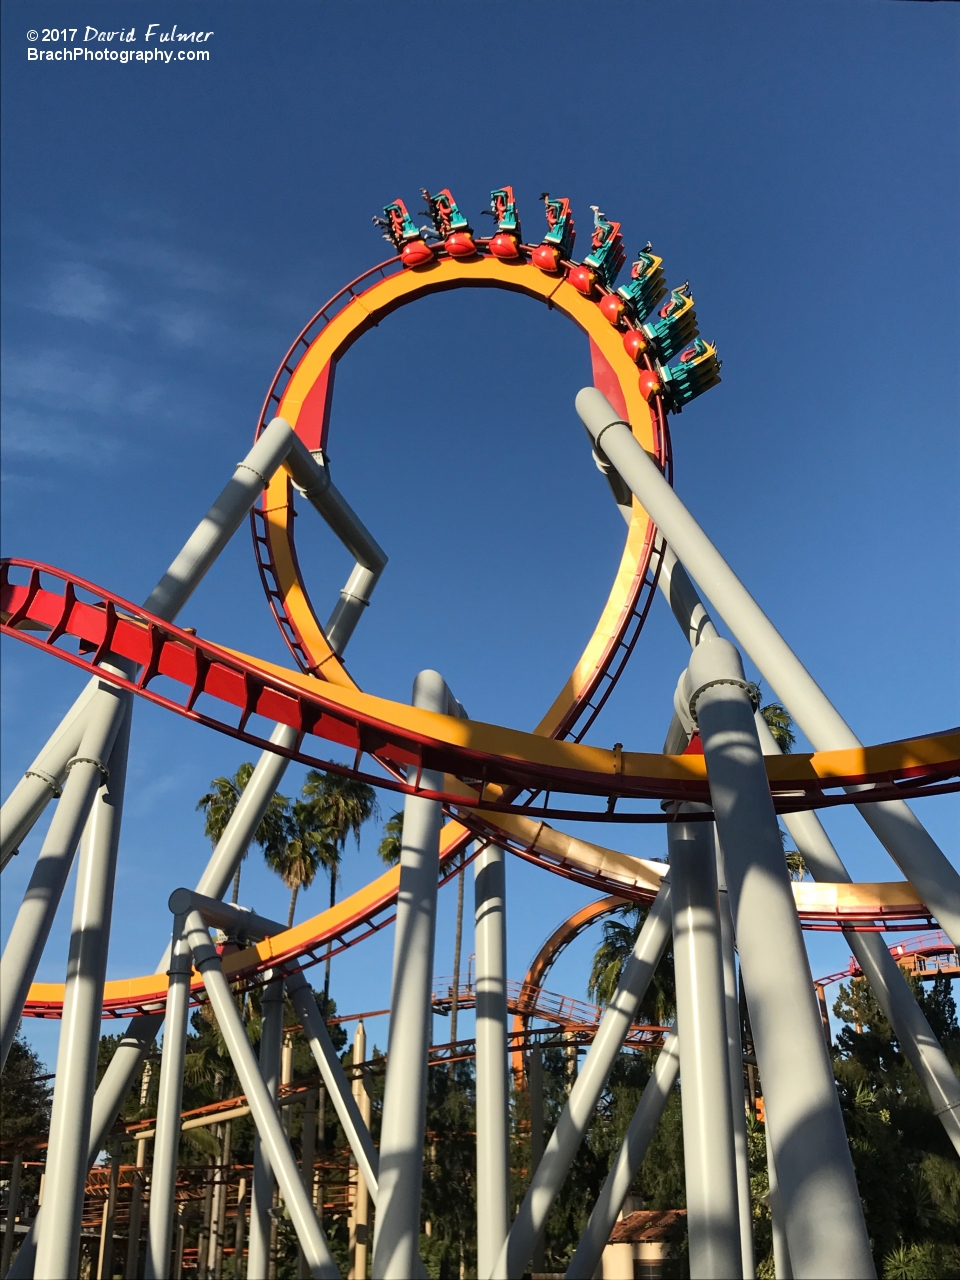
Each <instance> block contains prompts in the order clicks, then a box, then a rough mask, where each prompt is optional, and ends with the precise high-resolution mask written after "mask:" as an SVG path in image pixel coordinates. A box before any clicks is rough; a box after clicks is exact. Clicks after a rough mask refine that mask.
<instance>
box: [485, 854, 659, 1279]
mask: <svg viewBox="0 0 960 1280" xmlns="http://www.w3.org/2000/svg"><path fill="white" fill-rule="evenodd" d="M670 897H671V890H670V882H669V880H668V879H667V878H666V877H664V879H663V882H662V884H661V886H660V891H659V893H658V894H657V896H656V898H655V899H654V901H653V902H652V903H651V905H650V910H649V912H648V913H647V918H646V920H645V921H644V923H643V928H642V929H641V930H640V935H639V937H638V938H637V941H636V944H635V945H634V948H633V951H632V953H631V955H630V957H629V959H628V960H627V962H626V964H625V965H624V966H623V972H622V974H621V976H620V983H619V985H618V987H617V990H616V993H615V994H614V997H613V999H612V1000H611V1001H610V1003H609V1004H608V1005H607V1007H606V1009H605V1010H604V1014H603V1017H602V1018H601V1019H600V1025H599V1027H598V1028H597V1034H596V1036H595V1037H594V1040H593V1044H592V1045H591V1046H590V1051H589V1053H588V1054H587V1056H586V1058H585V1060H584V1063H583V1066H582V1068H581V1069H580V1073H579V1075H578V1076H577V1078H576V1081H575V1082H574V1086H573V1088H572V1090H571V1091H570V1097H569V1098H568V1099H567V1105H566V1106H565V1107H564V1109H563V1112H562V1114H561V1116H560V1119H559V1120H558V1121H557V1127H556V1128H555V1129H554V1131H553V1133H552V1134H551V1135H550V1141H549V1142H548V1143H547V1146H546V1150H545V1151H544V1153H543V1159H542V1160H541V1161H540V1164H539V1165H538V1167H537V1169H536V1171H535V1172H534V1175H533V1177H532V1179H531V1180H530V1185H529V1187H528V1188H527V1193H526V1195H525V1196H524V1197H523V1203H522V1204H521V1205H520V1209H519V1211H518V1213H517V1216H516V1218H514V1220H513V1226H512V1227H511V1228H510V1233H509V1235H508V1236H507V1239H506V1241H505V1242H504V1244H503V1247H502V1248H501V1250H500V1256H499V1257H498V1258H497V1267H496V1271H495V1273H494V1274H495V1275H496V1276H498V1277H499V1276H509V1277H511V1278H513V1277H520V1276H522V1275H523V1271H524V1268H525V1267H526V1265H527V1263H528V1262H529V1260H530V1257H531V1255H532V1253H533V1250H534V1246H535V1245H536V1243H537V1241H538V1240H539V1238H540V1236H541V1234H542V1233H543V1230H544V1228H545V1226H546V1223H547V1215H548V1214H549V1212H550V1209H551V1207H552V1205H553V1202H554V1200H555V1199H556V1197H557V1195H558V1194H559V1192H560V1189H561V1187H562V1186H563V1183H564V1180H565V1179H566V1176H567V1174H568V1173H569V1171H570V1166H571V1164H573V1161H574V1157H575V1156H576V1154H577V1149H578V1148H579V1146H580V1143H581V1142H582V1141H583V1138H584V1136H585V1134H586V1132H587V1129H588V1127H589V1125H590V1121H591V1120H592V1119H593V1116H594V1112H595V1110H596V1106H597V1102H598V1101H599V1099H600V1095H601V1093H602V1092H603V1090H604V1088H605V1086H606V1083H607V1080H608V1079H609V1077H610V1072H611V1071H612V1070H613V1066H614V1063H615V1062H616V1060H617V1056H618V1054H619V1053H620V1049H621V1047H622V1046H623V1042H624V1039H625V1038H626V1035H627V1032H628V1031H629V1030H630V1028H631V1026H632V1025H633V1020H634V1018H635V1017H636V1014H637V1009H638V1007H639V1005H640V1001H641V1000H642V999H643V997H644V995H645V994H646V991H647V987H649V985H650V980H651V978H652V977H653V974H654V970H655V969H656V967H657V965H658V964H659V963H660V958H661V956H662V955H663V952H664V949H665V948H666V945H667V943H668V941H669V940H670V925H671V910H672V908H671V903H670Z"/></svg>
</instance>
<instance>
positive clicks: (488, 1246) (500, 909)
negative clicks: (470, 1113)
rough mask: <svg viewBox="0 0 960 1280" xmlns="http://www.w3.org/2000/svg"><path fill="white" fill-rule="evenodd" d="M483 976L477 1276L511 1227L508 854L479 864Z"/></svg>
mask: <svg viewBox="0 0 960 1280" xmlns="http://www.w3.org/2000/svg"><path fill="white" fill-rule="evenodd" d="M474 902H475V929H476V934H475V939H476V940H475V942H474V949H475V951H476V964H477V977H476V1001H477V1030H476V1037H477V1272H478V1274H479V1275H480V1276H482V1277H484V1280H486V1278H487V1277H489V1276H491V1275H492V1274H493V1268H494V1266H495V1265H496V1261H497V1257H498V1256H499V1254H500V1249H501V1248H502V1246H503V1242H504V1240H506V1238H507V1232H508V1231H509V1229H510V1090H509V1086H508V1083H507V928H506V923H507V922H506V906H507V885H506V868H505V866H504V852H503V850H502V849H501V848H498V846H497V845H495V844H490V845H487V847H486V848H485V849H484V850H483V852H482V853H481V854H480V856H479V857H478V858H477V860H476V863H475V872H474Z"/></svg>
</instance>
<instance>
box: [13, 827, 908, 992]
mask: <svg viewBox="0 0 960 1280" xmlns="http://www.w3.org/2000/svg"><path fill="white" fill-rule="evenodd" d="M579 843H580V845H581V848H580V849H579V851H578V853H579V855H580V856H579V857H578V858H577V862H578V864H579V865H580V866H582V867H583V869H584V870H587V869H589V867H588V864H587V857H586V852H587V850H588V849H589V848H590V847H591V846H588V845H587V843H586V842H585V841H581V842H579ZM592 847H593V848H594V849H597V850H598V851H599V850H600V847H599V846H596V845H594V846H592ZM601 852H603V853H605V854H610V853H614V851H613V850H602V851H601ZM615 856H616V857H619V858H626V857H627V855H626V854H619V855H615ZM634 861H637V862H639V861H641V860H640V859H634ZM598 862H599V859H598ZM648 865H651V866H656V865H657V864H648ZM662 871H666V867H665V866H663V867H662ZM398 884H399V870H398V869H397V868H393V869H391V870H390V871H387V872H385V873H384V875H382V876H380V877H378V878H377V879H376V880H373V881H371V883H370V884H368V885H365V886H364V887H363V888H362V889H360V890H359V891H358V892H357V893H355V894H351V896H350V897H349V898H345V899H344V900H343V902H339V903H337V905H336V906H335V907H333V908H331V909H329V910H327V911H321V912H320V913H319V915H316V916H314V917H313V918H312V919H311V920H305V921H304V922H303V924H299V925H296V926H295V927H294V928H293V929H286V930H284V932H282V933H278V934H275V935H274V937H272V938H267V939H265V940H264V941H263V942H260V943H258V944H257V945H256V946H255V947H247V948H246V949H245V950H243V951H238V952H235V953H234V954H233V955H231V956H225V957H224V960H223V969H224V973H225V974H226V975H227V977H228V978H229V977H231V976H236V975H238V974H241V973H244V972H250V971H251V970H254V969H257V968H268V967H269V966H270V963H271V962H274V963H280V962H282V961H284V960H290V959H292V958H293V957H295V956H298V955H303V954H304V953H305V952H306V951H307V950H309V949H310V948H312V947H317V946H319V945H322V944H323V943H324V942H326V941H327V939H329V938H331V937H334V936H336V934H337V932H338V931H340V930H342V929H344V928H345V927H346V926H348V925H349V923H350V922H351V921H352V920H355V919H358V918H363V917H364V916H365V915H366V914H369V911H370V908H371V906H376V905H378V904H379V905H384V906H385V905H388V904H389V902H390V901H391V899H392V898H393V897H395V896H396V892H397V886H398ZM792 887H793V896H794V900H795V902H796V904H797V909H798V911H799V912H800V913H801V914H802V915H818V916H824V917H830V916H832V915H838V916H843V915H844V914H847V915H850V914H856V915H860V916H863V917H874V916H875V917H877V918H882V917H883V916H884V915H885V914H887V913H900V914H903V913H904V912H905V911H916V913H917V914H921V913H922V912H923V911H924V904H923V902H922V901H921V900H920V898H919V897H918V895H917V892H916V890H915V889H914V888H913V886H912V885H911V884H909V883H908V882H907V881H906V880H892V881H879V882H873V883H860V884H831V883H816V884H811V883H807V882H803V883H800V884H794V885H793V886H792ZM191 985H192V986H193V987H194V989H197V990H199V988H200V987H201V986H202V985H203V983H202V980H201V978H200V975H199V974H197V973H195V974H194V978H193V980H192V984H191ZM63 991H64V988H63V984H62V983H54V982H35V983H34V984H33V986H32V987H31V988H30V995H29V997H28V1001H27V1005H28V1007H29V1006H31V1005H32V1006H33V1007H34V1008H35V1009H37V1008H38V1007H43V1006H46V1007H50V1008H56V1007H57V1006H59V1005H62V1003H63ZM166 993H167V975H166V974H165V973H152V974H146V975H144V976H143V977H139V978H122V979H117V980H114V981H111V982H107V983H106V985H105V987H104V1006H105V1008H108V1009H109V1008H115V1009H133V1008H144V1007H145V1006H153V1005H157V1006H162V1005H163V1004H164V1002H165V1000H166Z"/></svg>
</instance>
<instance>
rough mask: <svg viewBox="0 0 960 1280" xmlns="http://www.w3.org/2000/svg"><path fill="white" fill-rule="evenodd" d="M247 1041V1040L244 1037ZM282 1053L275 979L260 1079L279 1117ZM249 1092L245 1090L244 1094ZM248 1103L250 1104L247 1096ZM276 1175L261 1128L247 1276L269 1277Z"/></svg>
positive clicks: (264, 1010)
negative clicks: (271, 1224) (278, 1097)
mask: <svg viewBox="0 0 960 1280" xmlns="http://www.w3.org/2000/svg"><path fill="white" fill-rule="evenodd" d="M244 1038H246V1036H244ZM282 1051H283V979H282V978H275V979H274V980H273V981H272V982H267V983H266V984H265V985H264V987H263V988H262V995H261V1005H260V1060H259V1068H258V1069H259V1075H260V1078H261V1081H262V1083H263V1087H264V1089H265V1091H266V1095H267V1097H268V1099H269V1101H270V1105H271V1106H272V1108H273V1114H274V1116H276V1117H277V1124H278V1125H279V1123H280V1119H279V1115H278V1113H277V1094H278V1091H279V1086H280V1054H281V1053H282ZM245 1091H246V1090H245ZM247 1101H248V1102H249V1101H250V1098H249V1096H248V1098H247ZM273 1187H274V1173H273V1168H272V1166H271V1163H270V1154H269V1150H268V1149H267V1148H266V1147H265V1145H264V1141H263V1137H262V1135H261V1132H260V1126H259V1124H258V1125H257V1132H256V1133H255V1134H254V1137H253V1188H252V1193H251V1196H250V1229H249V1233H248V1239H247V1250H248V1253H247V1275H248V1276H250V1277H251V1280H253V1277H255V1276H256V1277H260V1276H266V1274H267V1267H268V1264H269V1260H270V1210H271V1208H272V1206H273Z"/></svg>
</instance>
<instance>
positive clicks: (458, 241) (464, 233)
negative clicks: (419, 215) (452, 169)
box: [420, 187, 477, 258]
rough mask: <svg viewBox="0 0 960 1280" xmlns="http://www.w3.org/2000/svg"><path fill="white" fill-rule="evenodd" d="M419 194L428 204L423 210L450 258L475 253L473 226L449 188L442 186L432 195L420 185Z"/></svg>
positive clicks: (465, 256) (467, 256) (466, 256)
mask: <svg viewBox="0 0 960 1280" xmlns="http://www.w3.org/2000/svg"><path fill="white" fill-rule="evenodd" d="M420 194H421V195H422V196H423V198H424V200H426V202H427V205H428V208H427V209H426V210H424V212H425V213H426V215H427V216H428V217H429V218H430V220H431V222H432V223H433V225H434V228H435V230H436V233H437V235H438V236H439V237H440V239H441V240H442V241H443V247H444V248H445V249H446V251H447V253H449V254H450V256H451V257H452V258H469V257H470V256H471V255H472V254H474V253H476V251H477V246H476V244H475V243H474V240H473V227H471V226H469V225H468V223H467V220H466V218H465V217H464V216H463V214H462V213H461V212H460V208H459V206H458V204H457V202H456V200H454V198H453V196H452V194H451V193H450V190H449V188H448V187H444V189H443V190H442V191H438V192H437V194H436V195H435V196H432V195H431V194H430V192H429V191H428V190H427V189H426V187H421V188H420Z"/></svg>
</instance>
